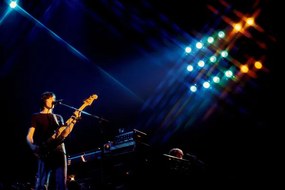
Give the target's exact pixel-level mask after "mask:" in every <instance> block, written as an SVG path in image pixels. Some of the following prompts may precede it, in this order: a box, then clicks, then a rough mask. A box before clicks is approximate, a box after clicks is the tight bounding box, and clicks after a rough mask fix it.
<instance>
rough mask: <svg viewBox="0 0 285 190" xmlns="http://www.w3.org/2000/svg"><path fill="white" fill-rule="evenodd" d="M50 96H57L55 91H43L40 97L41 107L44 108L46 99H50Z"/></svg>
mask: <svg viewBox="0 0 285 190" xmlns="http://www.w3.org/2000/svg"><path fill="white" fill-rule="evenodd" d="M50 97H55V93H53V92H50V91H46V92H44V93H42V95H41V99H40V108H41V109H43V108H44V106H45V102H46V100H47V99H49V98H50Z"/></svg>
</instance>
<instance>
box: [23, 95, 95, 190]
mask: <svg viewBox="0 0 285 190" xmlns="http://www.w3.org/2000/svg"><path fill="white" fill-rule="evenodd" d="M94 99H97V95H92V96H90V97H89V98H88V99H87V100H85V101H84V104H83V105H82V106H81V107H80V108H79V109H77V110H75V111H74V112H73V115H72V116H71V117H70V118H69V119H68V120H67V121H66V122H64V120H63V117H62V116H61V115H59V114H54V113H53V109H54V105H55V102H56V95H55V94H54V93H53V92H48V91H47V92H44V93H43V94H42V95H41V99H40V112H37V113H34V114H33V115H32V118H31V123H30V127H29V130H28V133H27V136H26V139H27V143H28V145H29V147H30V148H31V150H32V151H33V153H34V154H35V155H36V156H37V158H38V169H37V175H36V183H35V188H34V189H35V190H51V189H52V190H66V189H67V156H66V149H65V144H64V139H65V138H66V137H67V136H68V135H69V134H70V133H71V131H72V130H73V127H74V125H75V123H76V122H77V121H78V120H79V119H80V117H81V111H82V110H83V109H84V108H85V107H86V106H88V105H91V103H92V102H93V100H94Z"/></svg>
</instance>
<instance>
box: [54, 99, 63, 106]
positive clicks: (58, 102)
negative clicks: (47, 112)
mask: <svg viewBox="0 0 285 190" xmlns="http://www.w3.org/2000/svg"><path fill="white" fill-rule="evenodd" d="M62 101H63V99H60V100H55V101H53V102H52V104H53V105H58V104H61V102H62Z"/></svg>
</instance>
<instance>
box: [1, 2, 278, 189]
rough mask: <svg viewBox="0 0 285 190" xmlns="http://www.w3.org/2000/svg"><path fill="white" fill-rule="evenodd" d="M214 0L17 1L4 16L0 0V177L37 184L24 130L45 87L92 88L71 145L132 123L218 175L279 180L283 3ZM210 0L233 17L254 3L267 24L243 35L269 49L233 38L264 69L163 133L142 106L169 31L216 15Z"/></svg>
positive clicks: (171, 58) (199, 25)
mask: <svg viewBox="0 0 285 190" xmlns="http://www.w3.org/2000/svg"><path fill="white" fill-rule="evenodd" d="M222 2H223V1H207V0H202V1H171V0H167V1H156V0H155V1H136V2H127V1H96V2H93V1H88V0H85V1H80V2H79V1H44V0H39V1H21V2H20V3H21V6H22V7H23V9H24V10H25V11H26V13H23V12H21V11H12V12H10V13H9V14H7V16H6V17H5V15H6V13H7V4H6V2H5V1H2V2H1V9H0V11H1V12H0V13H1V17H2V18H3V19H2V21H1V23H0V64H1V67H0V77H1V81H0V84H1V93H0V94H1V97H0V98H1V100H2V114H1V115H2V116H1V122H2V125H1V126H2V132H1V136H2V138H1V157H2V159H1V160H2V161H1V174H0V181H2V182H3V184H5V185H6V186H9V184H15V183H26V182H32V183H33V176H34V174H35V168H36V163H35V158H34V156H33V155H32V153H31V152H30V150H29V148H28V146H27V144H26V140H25V135H26V133H27V129H28V127H29V121H30V116H31V114H32V113H33V112H37V111H38V100H39V97H40V94H41V93H42V92H44V91H53V92H55V93H56V94H57V98H58V99H63V100H64V101H63V103H64V104H66V105H69V106H71V107H79V106H80V105H81V104H82V103H83V100H84V99H86V98H88V97H89V96H90V95H92V94H97V95H98V97H99V98H98V99H97V100H95V101H94V102H93V103H92V105H90V106H88V107H87V108H86V109H85V111H86V112H88V113H90V114H92V116H89V115H83V117H82V120H81V121H80V123H78V124H77V125H76V128H75V129H74V131H73V133H72V134H71V136H70V137H69V138H68V139H67V141H66V144H67V150H68V152H69V154H70V155H72V154H77V153H80V152H82V151H89V150H93V149H97V148H98V147H100V146H102V145H103V144H104V143H105V142H107V141H108V140H112V139H113V137H114V136H115V135H116V134H117V133H118V130H119V129H120V128H124V129H125V131H130V130H133V129H138V130H141V131H143V132H145V133H147V135H148V138H149V142H148V143H149V144H150V146H151V147H152V148H153V149H154V150H155V151H156V153H158V155H161V154H163V153H167V152H168V150H169V149H170V148H171V147H180V148H182V149H183V150H184V151H185V152H186V153H187V152H189V153H193V154H195V155H197V156H198V157H199V158H200V159H201V160H203V161H204V162H205V163H206V164H207V165H208V166H209V168H210V170H211V171H210V173H211V174H212V173H213V176H212V177H214V179H215V180H217V181H220V183H221V184H222V183H224V182H225V184H228V185H230V186H233V187H235V186H239V187H242V186H243V185H245V184H248V183H249V184H250V185H252V186H260V187H262V186H263V185H269V186H275V185H277V184H278V182H279V180H280V177H279V174H278V173H279V171H280V170H281V161H280V160H281V157H280V155H281V154H280V153H282V150H283V147H281V144H282V143H281V139H282V133H281V128H282V126H283V124H282V117H281V114H280V113H281V112H282V107H283V101H282V98H283V96H282V93H281V91H282V85H281V86H279V84H280V81H281V80H282V75H281V76H280V77H279V75H278V74H281V66H282V61H281V55H282V51H281V50H282V49H283V48H281V42H280V41H281V40H280V38H281V35H282V34H283V33H282V32H283V29H281V28H282V27H281V26H280V24H279V22H280V20H279V19H280V17H282V14H283V13H282V12H281V11H280V7H281V5H280V4H278V3H276V2H272V1H232V2H230V3H228V5H227V6H228V10H229V11H225V13H224V12H223V11H224V10H227V9H226V8H225V7H224V6H223V5H222ZM209 5H212V6H213V7H216V8H217V9H218V10H219V11H220V13H221V14H225V16H228V17H229V18H230V17H231V16H233V15H234V10H236V11H240V12H242V13H250V14H252V13H253V12H254V11H253V10H255V9H260V10H261V12H260V15H259V17H258V20H257V23H258V25H259V26H260V27H262V28H263V30H264V31H263V32H260V33H258V34H256V35H257V37H256V38H255V37H253V38H251V39H246V40H244V41H243V42H244V44H251V43H246V42H247V41H262V42H263V43H264V44H266V48H263V49H255V48H253V47H250V46H247V47H244V46H242V45H243V43H241V44H238V45H240V46H237V48H240V50H241V51H242V52H243V53H245V54H247V55H250V54H257V55H260V56H261V55H262V56H264V57H265V58H266V59H265V62H264V65H265V68H266V69H264V70H263V71H261V72H259V73H257V77H256V78H253V79H250V80H247V81H246V82H244V84H243V86H242V89H243V90H242V93H229V98H228V99H227V100H220V101H218V103H217V105H218V106H217V109H216V110H215V111H214V112H213V113H212V114H211V115H210V116H209V117H208V118H207V119H201V116H199V115H197V114H192V115H191V117H197V119H195V122H194V123H193V124H192V125H191V126H185V127H182V128H180V129H177V130H176V131H175V133H172V134H171V135H169V134H167V129H163V128H162V126H160V125H159V124H158V123H155V122H153V123H150V124H149V125H147V124H145V123H146V120H147V119H149V118H150V117H151V116H152V114H153V112H155V110H148V109H146V110H143V109H142V107H143V105H144V103H145V102H146V101H147V99H148V98H149V97H151V96H152V95H153V94H154V92H155V89H156V87H157V86H158V85H159V83H160V81H161V78H163V77H165V74H166V73H167V72H168V70H169V69H170V68H171V66H172V62H175V60H176V59H177V58H178V56H177V55H176V54H173V51H178V47H177V46H178V45H177V43H176V40H177V41H179V40H178V39H182V38H183V37H184V36H186V35H191V36H195V35H197V36H200V35H204V34H207V31H208V30H209V29H210V28H211V29H212V30H215V28H213V26H215V24H216V25H217V26H220V25H219V24H218V22H222V21H221V20H219V21H218V20H217V22H215V19H216V18H221V15H215V14H213V13H212V12H211V11H210V10H209ZM29 14H30V15H29ZM224 25H225V24H224ZM257 38H258V39H257ZM175 48H176V49H175ZM142 110H143V111H142ZM54 111H55V112H56V113H60V114H62V115H63V116H64V118H66V119H68V118H69V117H70V116H71V114H72V112H73V110H72V109H70V107H67V106H64V105H57V106H56V107H55V110H54ZM154 115H157V113H156V114H154ZM158 115H159V114H158ZM100 118H101V119H103V120H107V122H106V121H103V122H102V121H101V120H100ZM215 180H213V181H215Z"/></svg>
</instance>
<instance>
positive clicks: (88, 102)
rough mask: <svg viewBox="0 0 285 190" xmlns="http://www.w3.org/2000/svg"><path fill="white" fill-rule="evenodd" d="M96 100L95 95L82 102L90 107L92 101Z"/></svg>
mask: <svg viewBox="0 0 285 190" xmlns="http://www.w3.org/2000/svg"><path fill="white" fill-rule="evenodd" d="M97 98H98V96H97V95H96V94H92V95H91V96H89V98H87V99H86V100H84V101H83V102H84V104H85V105H88V106H90V105H91V104H92V103H93V101H94V100H96V99H97Z"/></svg>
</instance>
